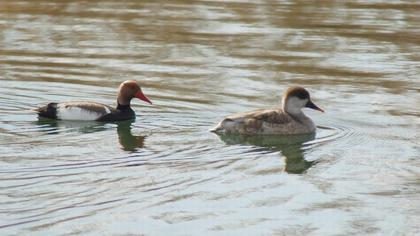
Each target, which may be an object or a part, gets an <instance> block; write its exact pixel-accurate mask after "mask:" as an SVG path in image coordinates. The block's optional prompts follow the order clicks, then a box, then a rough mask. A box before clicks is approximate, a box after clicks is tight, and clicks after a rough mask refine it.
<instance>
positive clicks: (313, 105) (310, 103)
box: [305, 100, 324, 112]
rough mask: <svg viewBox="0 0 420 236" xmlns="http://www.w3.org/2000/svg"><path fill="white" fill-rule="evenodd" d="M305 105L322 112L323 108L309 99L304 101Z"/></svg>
mask: <svg viewBox="0 0 420 236" xmlns="http://www.w3.org/2000/svg"><path fill="white" fill-rule="evenodd" d="M305 107H307V108H311V109H314V110H318V111H320V112H324V110H322V109H321V108H319V107H318V106H317V105H315V104H314V103H313V102H312V101H311V100H309V101H308V103H306V106H305Z"/></svg>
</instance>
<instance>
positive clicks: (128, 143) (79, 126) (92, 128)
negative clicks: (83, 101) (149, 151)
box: [36, 118, 146, 152]
mask: <svg viewBox="0 0 420 236" xmlns="http://www.w3.org/2000/svg"><path fill="white" fill-rule="evenodd" d="M133 123H134V120H126V121H120V122H115V123H101V122H95V121H87V122H86V121H83V122H77V121H60V120H52V119H46V118H40V119H38V121H37V122H36V124H37V125H38V126H42V127H43V128H44V130H45V132H47V133H48V134H59V133H63V132H75V131H76V132H80V133H93V132H99V131H104V130H109V126H108V124H116V125H117V134H118V142H119V144H120V147H121V149H122V150H124V151H131V152H132V151H136V150H137V149H139V148H142V147H143V146H144V140H145V138H146V136H142V135H133V134H132V124H133Z"/></svg>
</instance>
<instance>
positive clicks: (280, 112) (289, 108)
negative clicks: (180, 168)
mask: <svg viewBox="0 0 420 236" xmlns="http://www.w3.org/2000/svg"><path fill="white" fill-rule="evenodd" d="M304 107H308V108H311V109H315V110H318V111H321V112H324V111H323V110H322V109H321V108H319V107H318V106H317V105H315V104H314V103H313V102H312V101H311V99H310V95H309V92H308V91H307V90H306V89H304V88H303V87H300V86H294V87H290V88H288V89H287V90H286V92H285V93H284V95H283V99H282V105H281V108H280V107H279V108H276V109H260V110H256V111H251V112H245V113H238V114H233V115H230V116H227V117H225V118H224V119H223V120H222V121H221V122H220V123H219V124H218V125H217V126H216V127H214V128H213V129H211V130H210V131H212V132H215V133H219V134H245V135H255V134H309V133H313V132H315V129H316V126H315V124H314V122H313V121H312V120H311V119H310V118H309V117H307V116H306V115H305V114H304V113H303V112H302V110H301V109H302V108H304Z"/></svg>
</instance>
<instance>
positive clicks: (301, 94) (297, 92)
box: [284, 86, 310, 99]
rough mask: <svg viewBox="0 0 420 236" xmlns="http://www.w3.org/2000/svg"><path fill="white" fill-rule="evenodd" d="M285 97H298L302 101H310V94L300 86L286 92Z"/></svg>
mask: <svg viewBox="0 0 420 236" xmlns="http://www.w3.org/2000/svg"><path fill="white" fill-rule="evenodd" d="M284 96H285V97H286V98H287V97H292V96H294V97H298V98H300V99H310V96H309V92H308V91H307V90H306V89H304V88H303V87H300V86H293V87H290V88H288V89H287V90H286V92H285V93H284Z"/></svg>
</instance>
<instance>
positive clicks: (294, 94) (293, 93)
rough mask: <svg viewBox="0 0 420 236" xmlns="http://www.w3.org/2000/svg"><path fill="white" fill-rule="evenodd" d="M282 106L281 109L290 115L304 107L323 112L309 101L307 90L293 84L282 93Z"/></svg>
mask: <svg viewBox="0 0 420 236" xmlns="http://www.w3.org/2000/svg"><path fill="white" fill-rule="evenodd" d="M282 107H283V111H285V112H287V113H289V114H291V115H298V114H300V113H302V111H301V109H302V108H304V107H308V108H311V109H314V110H318V111H321V112H324V110H322V109H321V108H319V107H318V106H317V105H315V104H314V103H313V102H312V101H311V98H310V95H309V92H308V91H307V90H306V89H304V88H303V87H300V86H293V87H290V88H288V89H287V90H286V92H285V93H284V94H283V99H282Z"/></svg>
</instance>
